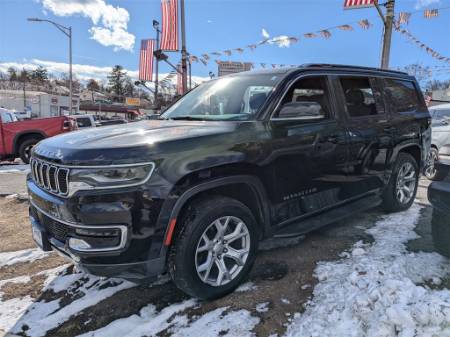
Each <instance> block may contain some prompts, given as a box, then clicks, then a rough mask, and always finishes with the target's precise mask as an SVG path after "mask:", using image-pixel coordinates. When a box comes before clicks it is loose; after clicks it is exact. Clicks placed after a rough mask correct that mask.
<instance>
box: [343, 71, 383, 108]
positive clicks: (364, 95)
mask: <svg viewBox="0 0 450 337" xmlns="http://www.w3.org/2000/svg"><path fill="white" fill-rule="evenodd" d="M340 82H341V86H342V90H343V91H344V98H345V106H346V108H347V112H348V114H349V115H350V117H363V116H371V115H378V114H382V113H384V105H383V102H382V98H381V93H380V91H379V90H378V88H377V85H376V81H375V79H371V78H369V77H341V79H340Z"/></svg>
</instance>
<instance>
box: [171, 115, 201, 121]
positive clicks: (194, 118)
mask: <svg viewBox="0 0 450 337" xmlns="http://www.w3.org/2000/svg"><path fill="white" fill-rule="evenodd" d="M167 119H172V120H174V121H181V120H184V121H204V120H205V119H204V118H201V117H193V116H175V117H169V118H167Z"/></svg>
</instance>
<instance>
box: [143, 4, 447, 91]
mask: <svg viewBox="0 0 450 337" xmlns="http://www.w3.org/2000/svg"><path fill="white" fill-rule="evenodd" d="M373 5H374V0H345V4H344V8H346V9H348V8H351V7H370V6H373ZM445 9H450V6H449V7H443V8H434V9H426V10H424V11H416V12H400V13H399V14H398V15H397V17H396V18H395V26H394V28H395V29H396V31H398V32H399V33H400V34H402V35H403V36H404V37H406V38H407V39H408V40H409V41H410V42H412V43H414V44H416V45H417V46H418V47H419V48H421V49H423V50H425V51H426V52H427V53H428V54H429V55H430V56H431V57H433V58H435V59H437V60H439V61H443V62H445V63H446V64H450V58H449V57H446V56H443V55H441V54H440V53H438V52H437V51H435V50H434V49H432V48H431V47H429V46H427V45H426V44H424V43H423V42H422V41H420V40H419V39H417V38H416V37H415V36H414V35H412V34H411V33H410V32H409V31H408V30H407V29H405V28H403V27H402V25H408V24H409V23H410V20H411V17H412V16H413V15H415V14H417V13H423V18H425V19H432V18H436V17H438V16H439V13H440V11H441V10H445ZM161 10H162V19H163V20H162V21H163V22H162V32H161V42H160V46H159V49H160V50H163V51H179V46H178V40H179V36H178V30H179V29H178V21H179V20H178V18H179V16H178V1H177V0H161ZM372 26H373V25H372V23H371V22H370V21H369V20H368V19H361V20H359V21H355V22H352V23H349V24H342V25H338V26H333V27H329V28H325V29H321V30H317V31H312V32H306V33H304V34H301V35H296V36H286V35H280V36H276V37H273V38H271V37H269V36H264V39H263V40H262V41H258V42H255V43H251V44H247V45H245V46H240V47H236V48H231V49H225V50H217V51H211V52H207V53H203V54H200V55H194V54H189V62H190V63H201V64H203V65H204V66H207V65H208V63H209V62H210V61H214V62H215V63H217V64H221V63H226V62H229V61H223V60H221V59H220V58H221V57H223V56H226V57H229V56H232V55H235V54H243V53H244V52H245V51H248V50H249V51H254V50H255V49H257V48H259V47H261V46H264V45H278V46H279V47H287V46H289V45H290V44H294V43H298V42H299V41H300V39H315V38H322V39H330V38H331V37H332V34H333V33H334V31H336V30H338V31H339V30H340V31H346V32H350V31H354V30H355V27H356V28H358V27H359V28H360V29H362V30H368V29H370V28H371V27H372ZM142 42H143V43H142V44H141V53H140V68H139V79H141V80H146V81H151V80H152V72H153V71H152V70H153V69H152V68H153V60H152V59H153V58H152V57H151V56H150V55H152V54H153V51H154V50H155V49H156V48H155V47H156V46H155V40H154V39H148V40H143V41H142ZM144 42H145V43H144ZM149 56H150V57H149ZM243 63H244V62H243ZM250 64H251V67H252V68H254V67H255V63H253V62H250ZM258 64H259V66H261V67H262V68H267V67H272V68H278V67H284V66H287V65H285V64H274V63H266V62H260V63H258ZM290 66H294V65H290ZM175 76H177V72H176V71H173V72H172V73H170V74H169V75H168V76H167V77H166V78H164V79H163V80H162V81H160V83H162V86H164V85H166V84H167V85H169V83H171V82H172V80H173V78H174V77H175Z"/></svg>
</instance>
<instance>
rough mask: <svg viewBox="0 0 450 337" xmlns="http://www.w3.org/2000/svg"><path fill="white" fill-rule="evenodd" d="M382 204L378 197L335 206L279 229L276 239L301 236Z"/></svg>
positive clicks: (275, 235)
mask: <svg viewBox="0 0 450 337" xmlns="http://www.w3.org/2000/svg"><path fill="white" fill-rule="evenodd" d="M381 203H382V200H381V197H380V196H375V195H374V196H370V197H365V198H363V199H359V200H356V201H353V202H351V203H349V204H346V205H342V206H337V207H336V208H333V209H331V210H328V211H324V212H323V213H321V214H319V215H314V216H313V215H311V216H309V217H307V218H304V219H299V220H297V221H295V222H294V223H293V224H291V225H287V226H286V227H283V228H281V229H280V230H279V231H277V232H275V234H274V237H276V238H289V237H295V236H299V235H303V234H305V233H308V232H310V231H313V230H315V229H318V228H320V227H323V226H326V225H328V224H330V223H333V222H336V221H339V220H342V219H345V218H346V217H348V216H349V215H350V214H354V213H359V212H363V211H366V210H368V209H371V208H374V207H377V206H379V205H380V204H381Z"/></svg>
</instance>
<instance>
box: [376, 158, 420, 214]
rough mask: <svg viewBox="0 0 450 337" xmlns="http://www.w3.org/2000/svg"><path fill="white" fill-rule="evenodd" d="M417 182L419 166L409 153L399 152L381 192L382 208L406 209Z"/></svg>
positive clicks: (391, 209)
mask: <svg viewBox="0 0 450 337" xmlns="http://www.w3.org/2000/svg"><path fill="white" fill-rule="evenodd" d="M418 183H419V166H418V164H417V162H416V160H415V159H414V157H413V156H411V155H410V154H409V153H404V152H401V153H399V155H398V158H397V161H396V162H395V164H394V168H393V171H392V175H391V178H390V179H389V183H388V185H387V186H386V189H385V191H384V194H383V205H382V206H383V208H384V209H385V210H386V211H388V212H399V211H404V210H407V209H408V208H410V207H411V205H412V203H413V202H414V198H415V197H416V193H417V186H418Z"/></svg>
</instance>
